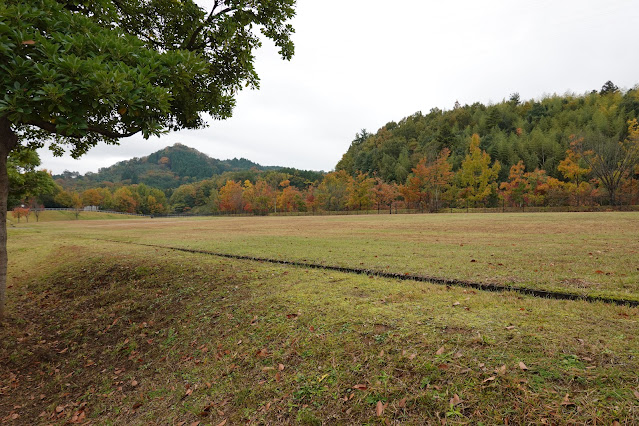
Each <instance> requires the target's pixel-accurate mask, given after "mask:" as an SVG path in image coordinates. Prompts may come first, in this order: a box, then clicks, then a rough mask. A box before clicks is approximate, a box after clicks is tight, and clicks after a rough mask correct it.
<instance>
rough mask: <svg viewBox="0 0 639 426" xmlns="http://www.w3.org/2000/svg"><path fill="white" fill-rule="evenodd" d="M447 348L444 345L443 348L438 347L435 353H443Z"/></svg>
mask: <svg viewBox="0 0 639 426" xmlns="http://www.w3.org/2000/svg"><path fill="white" fill-rule="evenodd" d="M445 350H446V348H444V347H443V346H442V347H441V348H439V349H437V352H435V355H441V354H443V353H444V351H445Z"/></svg>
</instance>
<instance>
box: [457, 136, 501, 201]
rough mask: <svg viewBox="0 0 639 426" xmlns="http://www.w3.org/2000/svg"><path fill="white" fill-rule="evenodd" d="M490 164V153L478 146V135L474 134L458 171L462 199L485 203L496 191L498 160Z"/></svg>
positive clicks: (498, 169)
mask: <svg viewBox="0 0 639 426" xmlns="http://www.w3.org/2000/svg"><path fill="white" fill-rule="evenodd" d="M490 164H491V160H490V155H488V153H487V152H485V151H482V150H481V148H479V135H478V134H474V135H473V136H472V138H471V140H470V147H469V151H468V154H466V158H464V161H462V164H461V168H460V170H459V171H458V178H459V183H460V188H461V191H460V195H461V197H462V199H465V200H466V201H467V202H470V203H471V204H472V205H475V203H477V202H479V203H485V202H486V200H487V199H488V197H489V196H490V195H491V194H494V193H496V188H497V184H496V180H497V177H498V176H499V171H500V170H501V164H500V163H499V161H495V164H493V165H492V167H491V165H490Z"/></svg>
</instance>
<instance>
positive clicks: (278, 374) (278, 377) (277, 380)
mask: <svg viewBox="0 0 639 426" xmlns="http://www.w3.org/2000/svg"><path fill="white" fill-rule="evenodd" d="M280 380H282V375H281V374H280V372H279V371H278V372H277V373H275V381H276V382H278V383H279V382H280Z"/></svg>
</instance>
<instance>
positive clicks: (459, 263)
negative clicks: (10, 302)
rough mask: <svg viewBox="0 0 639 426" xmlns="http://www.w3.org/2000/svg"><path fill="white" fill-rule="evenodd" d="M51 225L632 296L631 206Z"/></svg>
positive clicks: (635, 239) (635, 246)
mask: <svg viewBox="0 0 639 426" xmlns="http://www.w3.org/2000/svg"><path fill="white" fill-rule="evenodd" d="M47 226H50V225H46V224H43V225H42V227H47ZM48 229H49V228H48ZM53 231H55V232H57V233H61V234H65V233H71V234H75V233H78V232H80V233H82V235H85V236H86V237H88V238H89V237H94V238H105V236H106V235H108V238H112V239H120V240H123V241H132V242H140V243H146V244H161V245H168V246H176V247H188V248H196V249H204V250H211V251H217V252H222V253H230V254H241V255H251V256H258V257H265V258H275V259H288V260H296V261H304V262H314V263H322V264H327V265H336V266H346V267H356V268H370V269H377V270H382V271H390V272H396V273H409V274H418V275H426V276H432V277H439V278H454V279H461V280H468V281H475V282H484V283H496V284H501V285H506V286H516V287H528V288H536V289H544V290H556V291H565V292H569V293H574V294H579V295H593V296H602V297H616V298H625V299H632V300H639V263H638V262H637V259H638V258H639V215H637V213H634V212H630V213H612V212H611V213H543V214H541V213H514V214H437V215H429V214H423V215H393V216H390V215H364V216H349V217H345V216H328V217H327V216H323V217H283V218H281V217H256V218H246V217H240V218H193V219H160V218H158V219H153V220H136V221H135V222H128V221H118V222H117V223H116V222H96V223H94V224H75V223H72V222H66V223H58V224H56V225H55V227H54V229H49V232H53Z"/></svg>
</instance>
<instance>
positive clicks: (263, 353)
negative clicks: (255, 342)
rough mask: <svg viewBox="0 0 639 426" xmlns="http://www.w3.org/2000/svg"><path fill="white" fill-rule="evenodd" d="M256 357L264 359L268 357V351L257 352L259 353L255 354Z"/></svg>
mask: <svg viewBox="0 0 639 426" xmlns="http://www.w3.org/2000/svg"><path fill="white" fill-rule="evenodd" d="M255 356H259V357H262V358H266V357H267V356H268V349H266V348H264V349H260V350H259V351H257V353H256V354H255Z"/></svg>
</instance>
